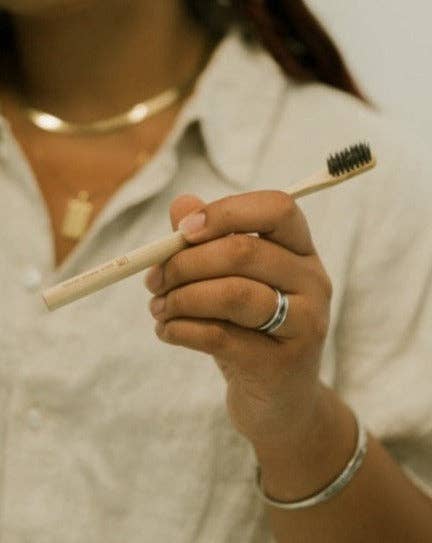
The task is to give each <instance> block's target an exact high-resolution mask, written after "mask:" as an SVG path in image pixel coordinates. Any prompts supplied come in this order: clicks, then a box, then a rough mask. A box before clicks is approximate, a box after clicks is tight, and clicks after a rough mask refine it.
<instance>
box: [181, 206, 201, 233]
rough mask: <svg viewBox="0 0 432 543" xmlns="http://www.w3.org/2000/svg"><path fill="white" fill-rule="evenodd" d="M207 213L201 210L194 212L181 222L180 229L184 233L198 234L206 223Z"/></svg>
mask: <svg viewBox="0 0 432 543" xmlns="http://www.w3.org/2000/svg"><path fill="white" fill-rule="evenodd" d="M205 219H206V216H205V213H204V212H203V211H200V213H192V214H191V215H188V216H187V217H185V218H184V219H182V220H181V221H180V222H179V225H178V227H179V230H180V231H181V232H183V234H196V233H197V232H199V231H200V230H201V228H202V227H203V226H204V223H205Z"/></svg>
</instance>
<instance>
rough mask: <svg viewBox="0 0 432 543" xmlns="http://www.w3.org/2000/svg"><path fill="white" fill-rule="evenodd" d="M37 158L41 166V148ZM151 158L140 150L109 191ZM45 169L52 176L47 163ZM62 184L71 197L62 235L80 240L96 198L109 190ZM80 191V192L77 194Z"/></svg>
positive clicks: (91, 213)
mask: <svg viewBox="0 0 432 543" xmlns="http://www.w3.org/2000/svg"><path fill="white" fill-rule="evenodd" d="M35 158H36V159H37V161H38V163H39V168H40V167H41V164H43V163H44V158H45V156H44V153H43V151H41V150H40V149H39V150H37V151H36V152H35ZM150 158H151V155H150V153H149V152H147V151H140V152H139V153H138V155H137V157H136V159H135V161H134V164H133V166H132V168H131V169H130V170H129V171H128V172H127V173H126V175H123V176H122V178H121V180H120V182H118V183H116V185H115V186H114V187H111V188H110V190H109V192H110V193H111V194H113V193H114V192H115V191H117V190H118V188H119V187H120V186H121V185H122V184H123V183H124V181H125V180H126V179H129V178H131V177H132V176H133V175H135V174H136V173H137V172H138V171H139V169H140V168H141V167H143V166H144V165H145V164H146V163H147V162H148V161H149V160H150ZM43 169H44V170H45V171H46V174H47V175H49V176H50V177H51V176H52V172H51V171H50V170H51V168H47V166H46V164H45V165H44V166H43ZM62 186H63V187H64V188H65V189H66V190H67V192H68V193H69V198H68V199H67V202H66V204H65V211H64V214H63V219H62V223H61V229H60V232H61V235H62V237H64V238H66V239H69V240H73V241H78V240H79V239H81V238H82V237H83V235H84V234H85V233H86V231H87V229H88V226H89V223H90V219H91V217H92V215H93V212H94V209H95V204H94V202H95V200H96V199H97V198H98V197H99V196H102V195H106V193H107V190H106V188H104V189H103V190H97V191H96V192H91V193H90V191H88V190H83V189H81V190H78V191H77V190H76V189H75V188H73V187H72V186H71V185H69V184H67V183H65V182H64V180H63V182H62ZM77 192H78V194H77Z"/></svg>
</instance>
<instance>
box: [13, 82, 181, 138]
mask: <svg viewBox="0 0 432 543" xmlns="http://www.w3.org/2000/svg"><path fill="white" fill-rule="evenodd" d="M190 86H191V84H190V83H188V84H186V85H183V86H179V87H172V88H171V89H168V90H166V91H164V92H162V93H160V94H158V95H157V96H153V97H152V98H150V99H149V100H146V101H144V102H140V103H139V104H135V105H134V106H133V107H131V108H130V109H129V110H128V111H125V112H124V113H120V114H118V115H115V116H113V117H109V118H107V119H101V120H99V121H93V122H89V123H72V122H69V121H65V120H64V119H60V117H56V116H55V115H52V114H51V113H47V112H46V111H41V110H39V109H36V108H33V107H28V106H26V105H23V111H24V114H25V116H26V119H27V120H29V121H30V122H31V123H32V124H33V125H34V126H37V127H38V128H40V129H41V130H44V131H45V132H54V133H56V134H75V135H78V134H87V135H91V134H95V135H97V134H106V133H108V132H113V131H115V130H120V129H122V128H126V127H128V126H132V125H136V124H139V123H141V122H143V121H144V120H145V119H148V118H150V117H152V116H153V115H156V114H158V113H160V112H161V111H163V110H164V109H168V108H169V107H170V106H172V105H173V104H175V103H176V102H177V101H178V100H180V99H181V98H182V97H183V96H185V94H186V93H187V91H188V90H189V88H190Z"/></svg>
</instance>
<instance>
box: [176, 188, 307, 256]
mask: <svg viewBox="0 0 432 543" xmlns="http://www.w3.org/2000/svg"><path fill="white" fill-rule="evenodd" d="M199 211H200V212H202V213H203V214H204V216H203V217H202V218H203V221H205V222H204V225H203V226H202V227H201V228H200V229H199V230H198V231H196V230H197V227H198V223H199V221H198V220H197V217H196V215H197V213H194V214H193V215H191V216H189V217H192V216H193V220H192V223H193V225H194V227H195V228H194V229H195V231H194V232H192V231H191V229H190V228H189V229H188V222H189V221H190V218H189V217H188V218H186V219H183V220H182V221H181V222H180V224H179V228H180V229H181V230H182V232H183V233H184V235H185V237H186V239H187V240H188V241H189V242H190V243H201V242H203V241H207V240H210V239H215V238H218V237H221V236H224V235H226V234H230V233H233V232H244V233H248V232H249V233H250V232H258V233H259V234H260V235H262V236H263V237H266V238H268V239H269V240H272V241H274V242H276V243H278V244H280V245H282V246H283V247H286V248H288V249H290V250H291V251H293V252H294V253H297V254H299V255H311V254H314V253H315V249H314V246H313V243H312V239H311V235H310V231H309V228H308V225H307V222H306V219H305V217H304V215H303V213H302V212H301V210H300V208H299V207H298V206H297V204H296V203H295V201H294V199H293V198H292V197H291V196H289V195H287V194H286V193H285V192H283V191H268V190H261V191H255V192H248V193H245V194H238V195H235V196H228V197H226V198H222V199H220V200H216V201H215V202H212V203H210V204H208V205H204V206H202V207H201V208H200V210H199Z"/></svg>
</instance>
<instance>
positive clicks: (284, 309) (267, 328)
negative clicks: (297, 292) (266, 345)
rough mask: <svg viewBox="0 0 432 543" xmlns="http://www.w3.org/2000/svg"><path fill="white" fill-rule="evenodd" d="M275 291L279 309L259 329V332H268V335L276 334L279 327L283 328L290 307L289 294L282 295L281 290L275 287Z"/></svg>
mask: <svg viewBox="0 0 432 543" xmlns="http://www.w3.org/2000/svg"><path fill="white" fill-rule="evenodd" d="M273 290H274V291H275V292H276V294H277V308H276V311H275V313H274V315H273V316H272V318H271V319H270V320H268V321H267V322H266V323H265V324H263V325H262V326H260V327H259V328H257V330H260V331H261V332H266V333H267V334H270V333H271V332H274V331H275V330H276V329H277V328H279V326H281V325H282V324H283V323H284V321H285V319H286V316H287V314H288V307H289V298H288V296H287V294H282V292H281V291H280V290H278V289H277V288H274V287H273Z"/></svg>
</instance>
